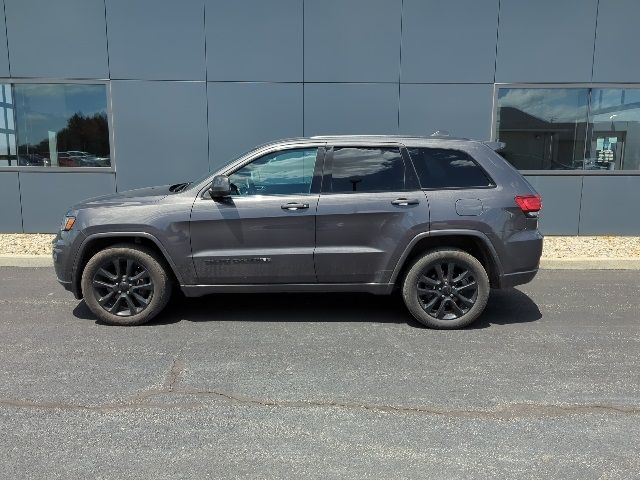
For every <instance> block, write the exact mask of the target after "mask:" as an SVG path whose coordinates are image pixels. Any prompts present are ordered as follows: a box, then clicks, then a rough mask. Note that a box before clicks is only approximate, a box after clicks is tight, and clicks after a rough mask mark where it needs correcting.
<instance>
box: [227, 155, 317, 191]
mask: <svg viewBox="0 0 640 480" xmlns="http://www.w3.org/2000/svg"><path fill="white" fill-rule="evenodd" d="M317 152H318V149H317V148H302V149H292V150H285V151H281V152H274V153H270V154H267V155H264V156H262V157H260V158H258V159H256V160H254V161H253V162H251V163H249V164H248V165H245V166H244V167H242V168H240V169H239V170H237V171H236V172H235V173H233V174H231V175H230V176H229V181H230V183H231V191H232V193H233V194H234V195H243V196H244V195H295V194H308V193H309V192H310V191H311V182H312V180H313V171H314V168H315V163H316V156H317Z"/></svg>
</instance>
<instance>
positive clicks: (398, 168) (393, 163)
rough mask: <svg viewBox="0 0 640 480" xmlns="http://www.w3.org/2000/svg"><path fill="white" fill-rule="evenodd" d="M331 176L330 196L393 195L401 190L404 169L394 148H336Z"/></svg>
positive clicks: (402, 162)
mask: <svg viewBox="0 0 640 480" xmlns="http://www.w3.org/2000/svg"><path fill="white" fill-rule="evenodd" d="M331 173H332V179H331V191H332V192H334V193H345V192H393V191H399V190H404V186H405V183H404V175H405V165H404V161H403V160H402V157H401V156H400V150H399V149H397V148H354V147H346V148H345V147H342V148H336V149H334V151H333V164H332V169H331Z"/></svg>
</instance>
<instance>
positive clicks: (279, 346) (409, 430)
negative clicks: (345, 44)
mask: <svg viewBox="0 0 640 480" xmlns="http://www.w3.org/2000/svg"><path fill="white" fill-rule="evenodd" d="M0 287H1V288H0V432H1V434H0V478H6V479H14V478H29V479H38V478H43V479H44V478H46V479H55V478H88V477H91V478H124V477H127V478H153V479H162V478H216V479H220V478H296V479H301V478H322V479H330V478H349V479H354V478H375V479H380V478H443V479H457V478H465V479H468V478H483V479H484V478H509V479H516V478H563V479H573V478H575V479H590V478H603V479H617V478H620V479H629V478H640V359H639V356H638V354H639V353H640V316H639V314H638V312H639V310H640V300H639V294H640V271H597V270H587V271H583V270H562V271H560V270H546V271H541V272H540V274H539V276H538V277H537V278H536V280H535V281H534V282H533V283H531V284H529V285H526V286H523V287H519V288H518V289H511V290H506V291H494V292H492V295H491V298H490V300H489V304H488V306H487V310H486V312H485V313H484V315H483V316H482V317H481V319H480V320H479V322H477V323H476V324H475V325H474V326H473V327H472V328H467V329H465V330H458V331H435V330H428V329H425V328H422V327H421V326H420V325H419V324H417V323H416V322H415V321H414V320H413V319H412V318H411V316H410V315H409V314H408V313H407V312H406V311H405V310H404V308H403V305H402V301H401V299H400V298H399V296H391V297H378V296H372V295H364V294H363V295H360V294H349V295H348V294H270V295H262V294H261V295H240V294H236V295H232V294H230V295H215V296H209V297H204V298H200V299H184V298H176V299H174V300H173V301H172V302H171V303H170V305H169V307H168V309H167V310H166V311H165V312H164V313H163V314H161V315H160V316H159V317H158V318H157V320H156V321H155V322H154V323H152V324H148V325H143V326H140V327H131V328H125V327H112V326H107V325H103V324H100V323H97V322H96V320H95V319H94V318H93V316H92V315H91V313H90V312H89V310H88V309H87V307H86V306H85V305H84V303H83V302H79V301H76V300H75V299H74V298H73V297H72V295H71V294H69V293H68V292H65V291H64V290H63V289H62V287H60V286H59V285H58V284H57V283H56V281H55V278H54V275H53V271H52V269H50V268H13V267H2V268H0Z"/></svg>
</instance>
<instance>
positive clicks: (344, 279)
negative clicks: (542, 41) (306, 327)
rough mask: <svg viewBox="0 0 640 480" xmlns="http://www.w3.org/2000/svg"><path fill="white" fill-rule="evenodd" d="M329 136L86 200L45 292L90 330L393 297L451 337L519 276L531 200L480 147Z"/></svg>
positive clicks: (536, 243)
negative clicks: (193, 175) (51, 291)
mask: <svg viewBox="0 0 640 480" xmlns="http://www.w3.org/2000/svg"><path fill="white" fill-rule="evenodd" d="M492 147H496V148H497V144H490V143H482V142H477V141H471V140H467V139H454V138H449V137H440V138H434V137H394V136H333V137H312V138H299V139H290V140H283V141H279V142H274V143H270V144H266V145H263V146H260V147H258V148H256V149H254V150H252V151H251V152H249V153H247V154H244V155H242V156H241V157H239V158H238V159H236V160H235V161H232V162H231V163H229V164H228V165H226V166H224V167H222V168H221V169H219V170H218V171H217V172H215V173H212V174H208V175H207V176H206V177H203V178H202V179H200V180H197V181H194V182H191V183H183V184H176V185H171V186H163V187H153V188H144V189H139V190H132V191H129V192H123V193H119V194H115V195H108V196H104V197H98V198H95V199H90V200H87V201H85V202H83V203H80V204H78V205H76V206H74V207H72V208H71V209H70V210H69V211H68V213H67V214H66V216H65V218H64V220H63V223H62V226H61V228H60V231H59V232H58V234H57V236H56V238H55V240H54V242H53V243H54V249H53V258H54V265H55V269H56V274H57V277H58V280H59V282H60V283H61V284H62V285H63V286H64V287H65V288H66V289H67V290H70V291H71V292H73V294H74V295H75V297H76V298H78V299H81V298H83V297H84V299H85V302H86V304H87V305H88V306H89V308H90V309H91V311H92V312H93V313H94V314H95V315H96V317H98V319H100V320H101V321H103V322H106V323H110V324H117V325H138V324H142V323H145V322H148V321H149V320H151V319H152V318H153V317H154V316H155V315H157V314H158V313H159V312H160V311H161V310H162V309H163V307H164V306H165V305H166V304H167V302H168V300H169V297H170V295H171V291H172V289H175V288H179V289H180V290H181V291H182V292H183V293H184V294H185V295H186V296H200V295H205V294H211V293H217V292H369V293H373V294H390V293H392V292H393V291H395V290H400V291H401V292H402V297H403V299H404V302H405V304H406V306H407V308H408V310H409V311H410V312H411V314H412V315H413V316H414V317H415V318H416V319H417V320H418V321H420V322H421V323H423V324H424V325H426V326H428V327H432V328H460V327H463V326H466V325H468V324H470V323H471V322H473V321H474V320H475V319H476V318H477V317H478V316H479V315H480V314H481V313H482V311H483V310H484V308H485V305H486V303H487V300H488V297H489V293H490V288H507V287H512V286H515V285H519V284H523V283H526V282H529V281H531V280H532V279H533V277H534V276H535V275H536V273H537V271H538V264H539V260H540V256H541V253H542V242H543V237H542V235H541V234H540V232H539V231H538V212H539V211H540V209H541V199H540V196H539V195H538V194H537V193H536V191H535V190H534V189H533V188H532V187H531V185H529V183H528V182H527V181H526V180H525V179H524V178H523V177H522V176H521V175H520V174H519V173H518V171H517V170H516V169H515V168H513V167H512V166H511V165H510V164H509V163H507V162H506V161H505V160H504V159H503V158H502V157H501V156H500V155H498V154H497V153H496V152H495V151H494V148H492Z"/></svg>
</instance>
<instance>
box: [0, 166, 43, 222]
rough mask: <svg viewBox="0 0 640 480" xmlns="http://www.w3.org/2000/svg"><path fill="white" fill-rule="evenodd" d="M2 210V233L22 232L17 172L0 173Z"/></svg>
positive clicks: (0, 216)
mask: <svg viewBox="0 0 640 480" xmlns="http://www.w3.org/2000/svg"><path fill="white" fill-rule="evenodd" d="M50 203H51V202H50ZM0 209H1V210H2V213H1V214H0V232H10V233H13V232H21V231H22V215H21V212H20V190H19V188H18V173H17V172H0Z"/></svg>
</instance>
